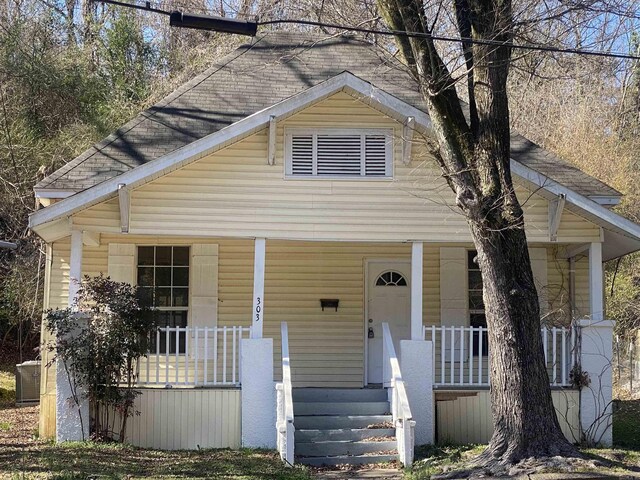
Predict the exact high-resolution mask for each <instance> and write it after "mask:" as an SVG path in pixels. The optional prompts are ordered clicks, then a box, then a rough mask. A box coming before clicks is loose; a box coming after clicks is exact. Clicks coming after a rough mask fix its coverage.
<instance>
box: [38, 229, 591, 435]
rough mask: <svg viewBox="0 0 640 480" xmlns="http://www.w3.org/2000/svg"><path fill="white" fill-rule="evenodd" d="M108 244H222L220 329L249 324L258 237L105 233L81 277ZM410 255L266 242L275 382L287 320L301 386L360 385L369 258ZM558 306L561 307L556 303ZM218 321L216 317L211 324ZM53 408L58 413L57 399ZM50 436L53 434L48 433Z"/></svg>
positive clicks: (427, 291)
mask: <svg viewBox="0 0 640 480" xmlns="http://www.w3.org/2000/svg"><path fill="white" fill-rule="evenodd" d="M109 243H134V244H144V245H152V244H158V245H162V244H164V245H179V244H184V245H189V244H192V243H214V244H217V245H218V246H219V265H218V273H219V285H218V307H219V308H218V325H219V326H225V325H226V326H232V325H243V326H249V323H250V315H249V312H250V310H251V303H252V289H253V241H252V240H247V239H229V238H188V237H169V236H140V235H120V234H117V235H116V234H103V235H102V236H101V245H100V246H98V247H87V246H85V247H84V249H83V269H82V271H83V274H87V275H97V274H99V273H100V272H103V273H106V271H107V263H108V244H109ZM448 245H452V244H448ZM458 245H464V244H458ZM467 245H468V246H469V244H467ZM440 246H441V244H430V243H429V244H425V248H424V270H423V277H424V283H423V302H424V304H423V307H424V310H423V311H424V324H425V325H432V324H435V325H438V324H439V323H440V303H439V302H440V291H439V290H440V285H439V278H440V271H439V268H440V257H439V254H440ZM69 250H70V249H69V242H68V240H65V241H60V242H56V243H54V244H53V246H52V260H51V273H50V278H51V282H50V286H49V305H50V306H51V307H65V306H66V303H67V295H68V276H69V265H68V262H69ZM410 255H411V246H410V244H409V243H361V242H308V241H284V240H267V259H266V278H265V330H264V334H265V336H268V337H273V338H274V347H275V352H274V364H275V375H276V378H280V322H281V321H287V322H288V323H289V333H290V348H291V353H292V371H293V372H292V373H293V380H294V384H295V385H296V386H329V385H333V386H345V387H346V386H352V387H353V386H355V387H357V386H361V385H362V381H363V375H364V348H365V347H364V342H365V340H364V263H365V259H367V258H372V259H374V258H378V259H380V258H384V259H390V258H404V259H408V258H410ZM556 256H557V252H556V251H555V248H550V249H549V268H548V270H549V280H550V286H549V287H548V289H549V291H550V293H549V295H550V297H553V298H560V297H561V294H560V293H558V292H560V291H561V290H562V289H564V288H565V285H567V283H568V273H567V272H568V266H567V267H566V268H564V270H563V269H562V268H560V267H558V266H563V265H565V264H566V260H555V258H556ZM578 267H579V269H580V272H584V273H586V272H587V267H588V262H586V261H582V260H581V261H579V262H578ZM577 277H578V278H577V282H576V283H577V284H578V285H579V288H578V290H579V291H582V292H583V293H582V295H584V292H585V291H586V288H588V282H585V279H587V276H585V275H580V274H578V275H577ZM587 296H588V293H587ZM320 298H338V299H340V307H339V309H338V312H335V311H329V310H327V311H325V312H322V311H321V309H320V302H319V299H320ZM587 300H588V298H587ZM558 303H559V304H561V303H562V302H561V301H560V300H558ZM586 307H587V308H588V301H587V303H586ZM214 323H215V318H213V317H212V319H211V325H214ZM436 353H438V352H436ZM438 358H439V357H438ZM50 370H51V371H50V372H49V375H48V377H47V384H46V388H44V389H43V395H44V394H49V395H53V396H52V397H51V398H53V399H54V400H55V376H54V373H53V370H52V369H50ZM52 404H53V408H55V404H54V402H53V403H52ZM48 411H51V410H48ZM52 412H54V410H53V411H52ZM43 421H44V420H43ZM54 425H55V424H54ZM45 431H49V432H50V431H51V429H50V428H49V429H46V428H43V432H45ZM46 436H48V435H46Z"/></svg>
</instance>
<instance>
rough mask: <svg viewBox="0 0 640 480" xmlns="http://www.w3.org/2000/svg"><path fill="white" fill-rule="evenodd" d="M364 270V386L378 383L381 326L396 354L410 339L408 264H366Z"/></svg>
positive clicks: (380, 358) (379, 381)
mask: <svg viewBox="0 0 640 480" xmlns="http://www.w3.org/2000/svg"><path fill="white" fill-rule="evenodd" d="M367 265H368V268H367V297H368V298H367V319H366V322H367V328H366V335H367V339H366V341H367V342H368V348H367V356H368V359H367V382H368V383H382V323H384V322H387V323H388V324H389V328H390V330H391V336H392V337H393V343H394V346H395V349H396V354H397V355H400V340H409V339H410V338H411V288H410V286H409V279H410V278H411V275H410V272H411V263H410V262H409V260H407V261H403V260H397V261H384V262H383V261H379V262H378V261H375V260H370V261H369V262H368V264H367Z"/></svg>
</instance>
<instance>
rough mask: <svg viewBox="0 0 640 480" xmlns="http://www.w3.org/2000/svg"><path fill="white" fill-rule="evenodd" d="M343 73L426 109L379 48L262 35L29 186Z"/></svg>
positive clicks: (557, 172)
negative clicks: (349, 73) (348, 73)
mask: <svg viewBox="0 0 640 480" xmlns="http://www.w3.org/2000/svg"><path fill="white" fill-rule="evenodd" d="M344 71H349V72H351V73H352V74H354V75H356V76H358V77H360V78H362V79H363V80H366V81H368V82H370V83H372V84H373V85H375V86H376V87H377V88H380V89H382V90H384V91H386V92H387V93H389V94H391V95H394V96H396V97H398V98H399V99H400V100H403V101H404V102H406V103H409V104H411V105H413V106H415V107H417V108H420V109H421V110H423V111H425V112H426V107H425V104H424V101H423V100H422V97H421V94H420V91H419V89H418V85H417V83H416V82H415V80H413V79H412V77H411V76H410V75H409V74H408V73H407V72H406V71H405V70H403V69H402V67H401V66H400V64H399V63H398V62H396V61H395V59H394V58H393V57H392V56H391V55H390V54H389V53H388V52H386V51H384V50H382V49H381V48H379V47H377V46H375V45H373V44H371V43H368V42H366V41H363V40H360V39H356V38H354V37H349V36H338V37H333V36H332V37H326V36H324V35H317V34H300V33H283V32H278V33H269V34H264V35H262V36H260V37H258V38H256V39H255V40H254V41H253V42H252V43H250V44H248V45H244V46H242V47H240V48H238V49H237V50H236V51H235V52H233V53H231V54H230V55H228V56H226V57H224V58H222V59H220V60H219V61H218V62H216V63H215V64H214V65H212V66H211V67H210V68H208V69H207V70H206V71H205V72H203V73H202V74H200V75H198V76H197V77H195V78H193V79H192V80H190V81H189V82H187V83H186V84H184V85H183V86H181V87H180V88H178V89H177V90H175V91H174V92H173V93H171V94H170V95H169V96H167V97H166V98H165V99H163V100H162V101H161V102H159V103H157V104H156V105H154V106H152V107H151V108H149V109H148V110H145V111H144V112H142V113H140V114H139V115H137V116H136V117H135V118H134V119H132V120H131V121H130V122H128V123H126V124H125V125H123V126H122V127H121V128H119V129H118V130H117V131H115V132H114V133H113V134H111V135H109V136H108V137H107V138H105V139H104V140H102V141H101V142H99V143H97V144H95V145H94V146H92V147H91V148H90V149H88V150H87V151H86V152H84V153H83V154H81V155H80V156H78V157H77V158H75V159H74V160H72V161H70V162H69V163H67V164H66V165H64V166H63V167H61V168H60V169H58V170H57V171H55V172H54V173H52V174H51V175H49V176H48V177H46V178H45V179H43V180H42V181H41V182H39V183H38V184H37V185H36V187H35V188H36V189H64V190H75V191H81V190H85V189H87V188H90V187H92V186H94V185H97V184H99V183H101V182H103V181H105V180H108V179H110V178H113V177H116V176H118V175H120V174H122V173H124V172H126V171H128V170H131V169H133V168H135V167H137V166H139V165H142V164H144V163H147V162H150V161H153V160H155V159H157V158H160V157H162V156H164V155H166V154H168V153H170V152H172V151H174V150H176V149H178V148H180V147H183V146H184V145H187V144H189V143H191V142H193V141H195V140H198V139H199V138H202V137H205V136H207V135H209V134H211V133H213V132H216V131H218V130H220V129H222V128H224V127H226V126H228V125H231V124H232V123H234V122H236V121H238V120H240V119H242V118H245V117H247V116H248V115H251V114H253V113H255V112H257V111H259V110H262V109H264V108H267V107H269V106H271V105H273V104H275V103H277V102H279V101H282V100H284V99H286V98H288V97H290V96H292V95H295V94H297V93H300V92H301V91H304V90H306V89H307V88H309V87H312V86H314V85H317V84H318V83H320V82H323V81H325V80H327V79H329V78H331V77H334V76H336V75H338V74H340V73H342V72H344ZM512 156H513V158H514V159H516V160H518V161H520V162H521V163H523V164H525V165H527V166H529V167H530V168H532V169H534V170H536V171H538V172H540V173H542V174H543V175H545V176H547V177H549V178H552V179H553V180H555V181H557V182H559V183H561V184H563V185H565V186H567V187H568V188H571V189H573V190H575V191H577V192H578V193H581V194H583V195H586V196H595V195H597V196H612V195H613V196H616V195H620V193H619V192H617V191H616V190H614V189H613V188H611V187H609V186H608V185H605V184H604V183H602V182H600V181H598V180H596V179H595V178H593V177H591V176H589V175H587V174H586V173H584V172H582V171H580V170H579V169H577V168H576V167H574V166H572V165H570V164H568V163H567V162H564V161H563V160H561V159H559V158H557V157H556V156H554V155H553V154H551V153H550V152H548V151H546V150H544V149H542V148H541V147H539V146H537V145H535V144H533V143H532V142H529V141H528V140H526V139H524V138H523V137H521V136H519V135H514V136H513V137H512Z"/></svg>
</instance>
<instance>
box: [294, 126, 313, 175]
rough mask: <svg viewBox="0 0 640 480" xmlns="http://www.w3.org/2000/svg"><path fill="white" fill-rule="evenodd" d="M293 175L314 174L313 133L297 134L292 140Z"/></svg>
mask: <svg viewBox="0 0 640 480" xmlns="http://www.w3.org/2000/svg"><path fill="white" fill-rule="evenodd" d="M291 158H292V159H293V161H292V162H291V167H292V171H291V173H292V174H293V175H313V135H295V136H294V137H293V138H292V141H291Z"/></svg>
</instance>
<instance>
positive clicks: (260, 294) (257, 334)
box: [251, 238, 266, 338]
mask: <svg viewBox="0 0 640 480" xmlns="http://www.w3.org/2000/svg"><path fill="white" fill-rule="evenodd" d="M265 243H266V242H265V239H264V238H256V240H255V246H254V254H253V310H252V317H251V318H252V320H251V338H262V325H263V324H264V321H263V317H264V259H265Z"/></svg>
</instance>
